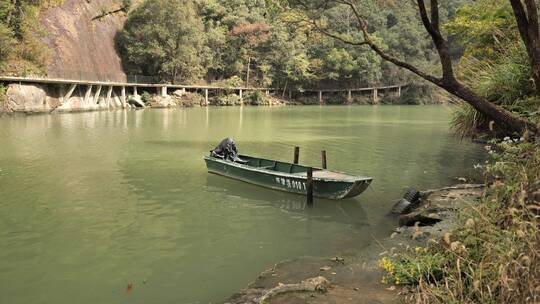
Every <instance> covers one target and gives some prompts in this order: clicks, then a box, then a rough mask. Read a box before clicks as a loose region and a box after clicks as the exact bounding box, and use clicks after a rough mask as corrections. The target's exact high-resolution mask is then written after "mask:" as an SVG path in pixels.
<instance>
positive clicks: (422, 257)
mask: <svg viewBox="0 0 540 304" xmlns="http://www.w3.org/2000/svg"><path fill="white" fill-rule="evenodd" d="M447 260H448V259H447V257H446V256H445V255H443V254H441V253H428V251H427V248H423V247H416V248H415V252H414V253H405V254H402V255H400V256H399V257H398V258H388V257H383V258H382V259H381V260H380V261H379V267H381V268H383V269H384V270H385V271H386V275H385V276H384V277H383V279H382V283H384V284H387V283H390V284H396V285H399V284H404V285H411V284H418V282H420V281H426V282H434V281H437V280H440V279H441V275H442V272H443V270H442V269H443V267H444V266H445V264H446V263H447V262H448V261H447Z"/></svg>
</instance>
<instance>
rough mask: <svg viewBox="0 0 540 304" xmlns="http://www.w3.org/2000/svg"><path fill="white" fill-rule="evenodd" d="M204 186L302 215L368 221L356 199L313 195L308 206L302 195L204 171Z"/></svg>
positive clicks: (358, 223) (359, 222)
mask: <svg viewBox="0 0 540 304" xmlns="http://www.w3.org/2000/svg"><path fill="white" fill-rule="evenodd" d="M206 190H207V191H209V192H214V193H220V195H222V196H223V200H225V201H235V200H237V201H239V202H243V201H246V200H249V201H250V203H251V204H254V203H255V204H258V205H260V206H273V207H277V208H280V209H281V210H282V211H284V212H291V213H292V214H293V215H294V216H301V217H302V218H305V219H310V220H318V221H325V222H338V223H345V224H349V225H351V226H353V227H357V228H361V227H365V226H366V225H368V221H367V216H366V212H365V211H364V209H363V208H362V205H361V203H360V201H358V200H356V199H346V200H341V201H336V200H329V199H323V198H316V199H315V203H314V204H313V206H311V207H308V206H307V203H306V197H305V196H302V195H297V194H291V193H287V192H281V191H274V190H271V189H267V188H264V187H260V186H256V185H252V184H249V183H244V182H239V181H237V180H233V179H229V178H227V177H223V176H220V175H214V174H208V176H207V179H206Z"/></svg>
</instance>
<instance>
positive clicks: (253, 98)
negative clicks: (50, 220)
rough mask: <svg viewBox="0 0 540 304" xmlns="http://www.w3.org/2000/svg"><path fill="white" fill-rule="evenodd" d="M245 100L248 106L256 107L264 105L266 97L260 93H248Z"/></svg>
mask: <svg viewBox="0 0 540 304" xmlns="http://www.w3.org/2000/svg"><path fill="white" fill-rule="evenodd" d="M246 100H247V101H248V102H249V104H250V105H253V106H258V105H262V104H264V103H265V101H266V95H265V94H264V93H263V92H261V91H250V92H248V93H246Z"/></svg>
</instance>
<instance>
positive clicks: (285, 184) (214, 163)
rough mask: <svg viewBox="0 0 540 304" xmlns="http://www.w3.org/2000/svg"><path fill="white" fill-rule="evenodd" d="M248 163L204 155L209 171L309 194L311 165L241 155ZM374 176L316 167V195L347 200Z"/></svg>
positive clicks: (264, 185)
mask: <svg viewBox="0 0 540 304" xmlns="http://www.w3.org/2000/svg"><path fill="white" fill-rule="evenodd" d="M239 158H240V159H242V160H244V163H240V162H232V161H229V160H223V159H221V158H216V157H212V156H204V160H205V162H206V167H207V168H208V172H210V173H215V174H219V175H223V176H226V177H230V178H234V179H237V180H241V181H244V182H247V183H251V184H255V185H259V186H262V187H266V188H270V189H274V190H281V191H285V192H290V193H296V194H302V195H306V192H307V170H308V167H306V166H302V165H296V164H292V163H286V162H280V161H276V160H270V159H264V158H258V157H252V156H248V155H239ZM372 180H373V179H372V178H371V177H362V176H352V175H349V174H345V173H341V172H336V171H329V170H324V169H320V168H313V195H314V196H316V197H321V198H327V199H336V200H337V199H344V198H350V197H354V196H357V195H359V194H360V193H362V192H364V190H366V188H367V187H368V186H369V184H370V183H371V181H372Z"/></svg>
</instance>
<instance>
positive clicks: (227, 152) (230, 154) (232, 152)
mask: <svg viewBox="0 0 540 304" xmlns="http://www.w3.org/2000/svg"><path fill="white" fill-rule="evenodd" d="M210 155H211V156H212V157H216V158H221V159H224V160H229V161H233V162H239V163H246V162H245V161H244V160H242V159H240V158H239V157H238V149H237V148H236V143H235V142H234V139H232V138H230V137H227V138H225V139H224V140H222V141H221V142H220V143H219V145H217V147H215V148H214V150H212V151H210Z"/></svg>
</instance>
